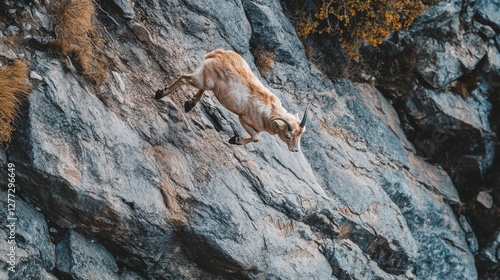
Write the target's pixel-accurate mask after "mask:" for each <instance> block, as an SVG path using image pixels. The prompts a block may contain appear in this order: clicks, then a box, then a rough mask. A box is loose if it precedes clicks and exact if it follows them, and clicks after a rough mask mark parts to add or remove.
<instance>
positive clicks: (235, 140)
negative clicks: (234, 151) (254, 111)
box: [229, 117, 260, 145]
mask: <svg viewBox="0 0 500 280" xmlns="http://www.w3.org/2000/svg"><path fill="white" fill-rule="evenodd" d="M240 123H241V125H242V126H243V128H244V129H245V130H246V131H247V132H248V134H250V136H249V137H248V136H247V137H239V136H233V137H231V139H229V143H230V144H236V145H246V144H248V143H251V142H258V141H259V140H260V135H259V132H257V131H256V130H255V129H253V127H252V126H250V125H249V124H247V123H246V122H245V121H243V120H242V119H241V117H240Z"/></svg>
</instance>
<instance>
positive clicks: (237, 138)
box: [228, 136, 240, 145]
mask: <svg viewBox="0 0 500 280" xmlns="http://www.w3.org/2000/svg"><path fill="white" fill-rule="evenodd" d="M239 140H240V137H238V136H233V137H231V139H229V141H228V142H229V144H236V145H238V141H239Z"/></svg>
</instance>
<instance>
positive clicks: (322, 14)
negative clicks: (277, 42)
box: [287, 0, 437, 59]
mask: <svg viewBox="0 0 500 280" xmlns="http://www.w3.org/2000/svg"><path fill="white" fill-rule="evenodd" d="M287 2H288V3H287V5H288V7H289V8H291V9H292V10H293V11H295V13H296V15H297V17H296V21H295V22H296V27H297V33H298V35H299V36H301V37H306V36H308V35H309V34H311V33H313V32H317V33H319V34H322V33H328V34H331V35H339V40H340V42H341V44H342V47H343V48H344V49H345V50H346V51H347V53H348V55H349V57H350V58H352V59H356V58H357V57H358V55H359V54H358V51H359V49H360V48H361V46H362V45H363V44H364V43H367V44H369V45H372V46H376V45H378V44H380V43H381V42H382V41H383V40H384V39H385V38H387V36H389V34H390V33H391V32H393V31H396V30H400V29H402V28H404V29H406V28H408V27H409V26H410V25H411V23H412V22H413V21H414V20H415V18H417V17H418V16H420V15H421V14H422V13H423V12H424V11H425V10H426V9H427V7H428V5H431V4H434V3H436V2H437V0H366V1H357V0H307V1H304V0H289V1H287Z"/></svg>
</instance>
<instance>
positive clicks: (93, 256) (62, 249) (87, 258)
mask: <svg viewBox="0 0 500 280" xmlns="http://www.w3.org/2000/svg"><path fill="white" fill-rule="evenodd" d="M56 255H57V261H56V269H57V270H58V271H59V273H61V274H63V275H65V276H67V277H71V278H72V279H77V280H80V279H81V280H84V279H103V280H108V279H119V277H118V275H117V272H118V267H117V265H116V262H115V260H114V258H113V255H111V254H110V253H109V252H108V250H106V248H104V247H103V246H102V245H101V244H99V243H97V242H96V241H95V240H91V239H89V238H87V237H85V236H82V235H80V234H78V233H76V232H74V231H72V230H70V231H68V233H66V235H65V236H64V237H63V238H62V239H61V241H59V243H58V244H57V246H56Z"/></svg>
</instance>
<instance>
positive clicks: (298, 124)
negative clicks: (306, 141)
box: [273, 104, 309, 152]
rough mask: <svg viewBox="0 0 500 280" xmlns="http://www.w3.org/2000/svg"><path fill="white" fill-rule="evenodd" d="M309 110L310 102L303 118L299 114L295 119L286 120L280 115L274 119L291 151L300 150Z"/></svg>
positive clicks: (280, 135) (280, 134) (281, 136)
mask: <svg viewBox="0 0 500 280" xmlns="http://www.w3.org/2000/svg"><path fill="white" fill-rule="evenodd" d="M308 110H309V104H308V105H307V107H306V110H305V112H304V116H303V117H302V120H301V119H299V117H298V115H295V116H294V117H293V120H290V119H289V120H286V119H284V118H280V117H277V118H274V119H273V122H275V124H276V125H277V127H278V129H279V130H278V131H277V133H278V135H279V137H280V138H281V140H282V141H283V142H285V143H286V144H287V146H288V149H289V150H290V151H291V152H298V151H299V150H300V137H302V134H303V133H304V132H305V131H306V122H307V111H308Z"/></svg>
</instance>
